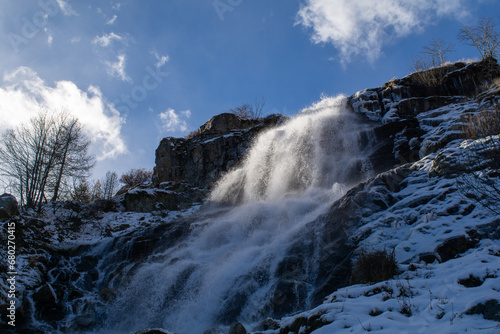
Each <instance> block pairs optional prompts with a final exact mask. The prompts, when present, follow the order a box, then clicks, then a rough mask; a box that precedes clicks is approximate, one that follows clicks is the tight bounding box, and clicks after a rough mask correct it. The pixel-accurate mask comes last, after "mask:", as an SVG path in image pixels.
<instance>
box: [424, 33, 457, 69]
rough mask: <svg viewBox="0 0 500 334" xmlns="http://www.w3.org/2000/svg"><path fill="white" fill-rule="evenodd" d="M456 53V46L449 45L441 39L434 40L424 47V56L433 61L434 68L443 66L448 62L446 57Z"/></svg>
mask: <svg viewBox="0 0 500 334" xmlns="http://www.w3.org/2000/svg"><path fill="white" fill-rule="evenodd" d="M453 51H455V44H453V43H447V42H445V41H443V40H442V39H441V38H433V39H432V40H431V42H430V43H429V45H427V46H424V47H423V50H422V54H425V55H427V56H428V57H429V58H430V59H431V63H432V64H434V65H433V66H434V67H436V66H442V65H443V64H444V63H445V62H446V55H447V54H449V53H452V52H453Z"/></svg>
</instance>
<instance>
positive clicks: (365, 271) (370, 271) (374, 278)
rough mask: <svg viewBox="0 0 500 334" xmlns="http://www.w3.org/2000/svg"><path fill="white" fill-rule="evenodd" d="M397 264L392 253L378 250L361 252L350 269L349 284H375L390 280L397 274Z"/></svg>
mask: <svg viewBox="0 0 500 334" xmlns="http://www.w3.org/2000/svg"><path fill="white" fill-rule="evenodd" d="M397 271H398V264H397V262H396V259H395V257H394V253H388V252H387V251H386V250H383V251H382V250H379V251H374V252H371V253H368V252H366V251H362V252H361V253H360V254H359V255H358V258H357V259H356V262H355V263H354V265H353V268H352V274H351V283H353V284H358V283H361V284H363V283H376V282H382V281H386V280H388V279H391V278H392V277H393V276H394V275H396V274H397Z"/></svg>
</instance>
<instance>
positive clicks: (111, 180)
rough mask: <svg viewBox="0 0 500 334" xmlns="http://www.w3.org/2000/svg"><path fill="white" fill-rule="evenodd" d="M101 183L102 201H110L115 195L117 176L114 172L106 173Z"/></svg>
mask: <svg viewBox="0 0 500 334" xmlns="http://www.w3.org/2000/svg"><path fill="white" fill-rule="evenodd" d="M102 183H103V184H104V189H103V196H104V199H107V200H110V199H112V198H113V196H114V194H115V193H116V189H117V188H118V175H117V174H116V172H111V171H108V172H107V173H106V176H105V177H104V180H103V182H102Z"/></svg>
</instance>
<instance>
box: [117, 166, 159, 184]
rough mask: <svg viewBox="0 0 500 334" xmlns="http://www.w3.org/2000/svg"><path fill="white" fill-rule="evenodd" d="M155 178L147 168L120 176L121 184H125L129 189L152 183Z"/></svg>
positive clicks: (130, 171)
mask: <svg viewBox="0 0 500 334" xmlns="http://www.w3.org/2000/svg"><path fill="white" fill-rule="evenodd" d="M152 176H153V171H152V170H147V169H145V168H140V169H131V170H129V171H128V172H126V173H123V174H122V175H121V176H120V180H119V181H120V182H121V183H124V184H125V186H127V187H133V186H136V185H138V184H141V183H143V182H146V181H150V180H151V177H152Z"/></svg>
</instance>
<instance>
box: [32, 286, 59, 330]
mask: <svg viewBox="0 0 500 334" xmlns="http://www.w3.org/2000/svg"><path fill="white" fill-rule="evenodd" d="M33 301H34V303H35V313H37V314H38V315H39V316H40V318H41V319H43V320H47V321H59V320H62V319H63V318H64V317H65V315H66V313H65V311H64V307H62V306H61V305H60V304H58V300H57V295H56V293H55V292H54V289H53V288H52V286H51V285H50V284H48V283H47V284H45V285H43V286H42V287H41V288H39V289H38V290H36V291H35V293H33Z"/></svg>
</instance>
